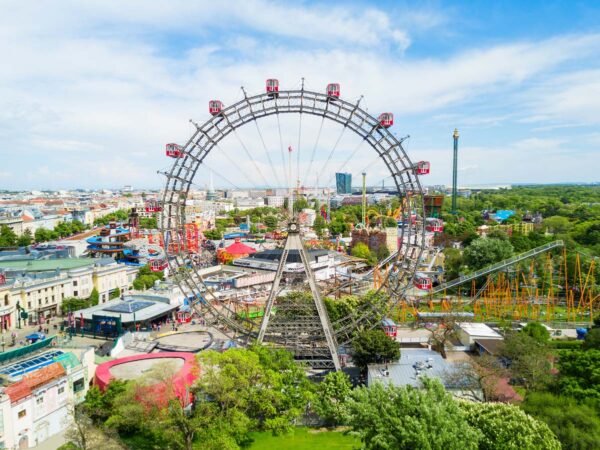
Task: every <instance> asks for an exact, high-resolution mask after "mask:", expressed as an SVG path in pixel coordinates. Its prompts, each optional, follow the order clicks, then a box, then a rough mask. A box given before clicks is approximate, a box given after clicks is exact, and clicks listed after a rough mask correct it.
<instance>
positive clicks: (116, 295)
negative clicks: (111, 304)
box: [110, 287, 121, 299]
mask: <svg viewBox="0 0 600 450" xmlns="http://www.w3.org/2000/svg"><path fill="white" fill-rule="evenodd" d="M120 296H121V289H119V288H118V287H117V288H116V289H115V290H114V291H112V292H111V293H110V298H111V299H113V298H119V297H120Z"/></svg>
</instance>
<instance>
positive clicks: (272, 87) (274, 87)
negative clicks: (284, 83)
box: [267, 78, 279, 96]
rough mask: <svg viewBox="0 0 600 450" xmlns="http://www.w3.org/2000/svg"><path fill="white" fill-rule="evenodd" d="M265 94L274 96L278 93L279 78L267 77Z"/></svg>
mask: <svg viewBox="0 0 600 450" xmlns="http://www.w3.org/2000/svg"><path fill="white" fill-rule="evenodd" d="M267 94H271V95H274V96H277V95H279V80H276V79H275V78H269V79H268V80H267Z"/></svg>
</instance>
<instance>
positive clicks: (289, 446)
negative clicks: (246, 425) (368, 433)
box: [248, 428, 360, 450]
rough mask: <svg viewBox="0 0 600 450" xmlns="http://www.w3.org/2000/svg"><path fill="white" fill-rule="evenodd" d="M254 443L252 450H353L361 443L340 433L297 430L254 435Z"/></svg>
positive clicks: (306, 429)
mask: <svg viewBox="0 0 600 450" xmlns="http://www.w3.org/2000/svg"><path fill="white" fill-rule="evenodd" d="M251 436H252V439H254V442H253V443H252V444H251V445H250V447H248V448H249V449H250V450H277V449H285V450H352V449H357V448H359V447H360V441H359V440H358V439H357V438H355V437H353V436H348V435H344V434H343V433H341V432H338V431H320V430H312V429H309V428H296V429H295V430H294V431H293V432H292V433H290V434H285V435H282V436H273V435H272V434H271V433H268V432H261V433H252V434H251Z"/></svg>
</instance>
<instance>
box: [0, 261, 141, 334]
mask: <svg viewBox="0 0 600 450" xmlns="http://www.w3.org/2000/svg"><path fill="white" fill-rule="evenodd" d="M18 263H21V264H22V267H21V266H19V264H18ZM69 267H70V268H69ZM0 269H4V270H11V271H16V272H18V271H19V270H23V271H25V272H27V274H26V275H25V276H24V277H23V276H18V277H16V278H12V279H11V278H10V276H9V278H8V282H7V284H4V285H0V328H2V329H5V330H10V329H13V328H15V327H16V326H17V309H16V305H17V302H18V303H19V305H20V307H21V308H23V309H24V310H25V311H27V312H28V313H29V316H30V319H29V320H30V321H31V322H32V323H40V321H41V318H44V319H47V318H49V317H53V316H56V315H58V314H59V311H60V305H61V304H62V300H63V299H65V298H68V297H76V298H88V297H89V296H90V294H91V293H92V290H93V289H94V288H96V289H97V290H98V294H99V302H100V303H105V302H107V301H108V300H109V299H110V295H111V293H112V292H114V291H116V289H117V288H118V289H119V291H120V292H121V293H123V294H125V293H127V292H129V290H130V288H131V287H132V284H133V280H134V279H135V276H136V274H137V271H138V268H137V267H133V266H126V265H123V264H117V263H116V262H115V261H114V260H112V259H107V260H106V261H105V260H99V259H91V258H81V259H75V258H69V259H55V260H43V261H37V260H35V261H7V262H0Z"/></svg>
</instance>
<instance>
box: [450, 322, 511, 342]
mask: <svg viewBox="0 0 600 450" xmlns="http://www.w3.org/2000/svg"><path fill="white" fill-rule="evenodd" d="M457 325H458V327H459V328H460V329H461V330H463V331H464V332H465V333H467V334H468V335H469V336H477V337H481V338H488V339H502V335H501V334H500V333H498V332H497V331H494V330H492V329H491V328H490V327H489V326H487V325H486V324H485V323H478V322H460V323H458V324H457Z"/></svg>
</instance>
